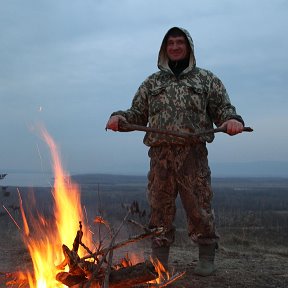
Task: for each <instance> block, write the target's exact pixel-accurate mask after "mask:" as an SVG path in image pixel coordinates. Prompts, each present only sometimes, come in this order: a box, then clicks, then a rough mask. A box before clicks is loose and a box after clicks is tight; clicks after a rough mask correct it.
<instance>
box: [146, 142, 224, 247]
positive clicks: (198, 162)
mask: <svg viewBox="0 0 288 288" xmlns="http://www.w3.org/2000/svg"><path fill="white" fill-rule="evenodd" d="M148 155H149V157H150V171H149V174H148V201H149V204H150V209H151V211H150V212H151V215H150V221H149V227H151V228H152V227H164V228H165V231H166V232H165V233H164V234H163V235H161V236H160V237H155V238H154V239H153V241H152V246H154V247H159V246H170V245H171V244H172V243H173V242H174V237H175V228H174V226H173V222H174V219H175V215H176V203H175V200H176V198H177V195H178V193H179V195H180V199H181V202H182V205H183V207H184V209H185V212H186V216H187V222H188V234H189V236H190V238H191V239H192V240H193V241H194V242H196V243H199V244H210V243H215V242H217V241H218V239H219V236H218V235H217V233H216V230H215V224H214V213H213V210H212V208H211V200H212V196H213V193H212V190H211V176H210V174H211V173H210V168H209V166H208V159H207V156H208V152H207V149H206V145H205V144H203V143H201V144H193V145H187V146H184V145H165V146H164V145H163V146H157V147H151V148H150V150H149V153H148Z"/></svg>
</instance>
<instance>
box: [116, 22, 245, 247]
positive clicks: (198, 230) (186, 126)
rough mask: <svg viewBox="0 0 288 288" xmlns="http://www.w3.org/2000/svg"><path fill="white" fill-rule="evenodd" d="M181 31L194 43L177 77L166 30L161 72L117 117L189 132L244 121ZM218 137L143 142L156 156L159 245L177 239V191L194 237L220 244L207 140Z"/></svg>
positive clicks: (153, 177) (152, 187)
mask: <svg viewBox="0 0 288 288" xmlns="http://www.w3.org/2000/svg"><path fill="white" fill-rule="evenodd" d="M173 28H175V27H173ZM171 29H172V28H171ZM179 29H180V30H182V31H183V32H184V33H185V35H186V37H187V39H188V42H189V45H190V58H189V65H188V67H187V68H186V69H184V70H183V71H182V72H181V73H180V74H179V75H178V76H176V75H175V74H174V73H173V71H172V70H171V69H170V67H169V65H168V63H169V59H168V57H167V53H166V48H165V47H166V41H167V38H168V37H167V34H166V35H165V37H164V39H163V42H162V45H161V47H160V51H159V55H158V68H159V71H158V72H156V73H153V74H152V75H150V76H149V77H148V78H147V79H146V80H145V81H144V82H143V83H142V84H141V85H140V87H139V88H138V91H137V92H136V94H135V96H134V98H133V101H132V105H131V107H130V108H129V109H128V110H125V111H122V110H121V111H117V112H114V113H112V115H122V116H124V117H125V118H126V119H127V121H128V122H129V123H132V124H138V125H143V126H147V125H149V126H150V127H154V128H160V129H167V130H173V131H182V132H189V133H197V132H201V131H203V130H209V129H212V128H213V125H214V124H215V125H216V126H220V125H222V123H223V122H225V121H227V120H229V119H236V120H238V121H240V122H242V124H243V125H244V121H243V119H242V118H241V116H240V115H238V114H237V113H236V109H235V107H234V106H233V105H232V104H231V102H230V99H229V96H228V93H227V91H226V89H225V87H224V85H223V83H222V82H221V80H220V79H219V78H218V77H217V76H215V75H214V74H213V73H212V72H210V71H208V70H205V69H202V68H199V67H197V66H196V60H195V55H194V46H193V41H192V38H191V36H190V34H189V33H188V32H187V31H186V30H185V29H182V28H179ZM168 32H169V31H168ZM168 32H167V33H168ZM213 139H214V134H213V133H211V134H207V135H204V136H201V137H199V141H198V143H197V142H196V143H190V144H188V143H186V140H185V139H182V138H180V137H174V136H171V135H166V134H165V135H164V134H157V133H151V132H148V133H146V134H145V136H144V139H143V142H144V144H146V145H147V146H149V147H150V150H149V156H150V158H151V162H150V163H151V164H150V165H151V167H150V172H149V176H148V178H149V183H148V190H149V192H148V194H149V195H148V196H149V203H150V206H151V219H150V226H151V227H154V226H156V227H158V226H162V225H163V226H164V227H165V228H166V229H167V231H166V233H165V235H163V237H157V238H155V239H153V245H154V246H169V245H170V244H171V243H172V242H173V241H174V230H175V228H174V227H173V220H174V217H175V211H176V206H175V199H176V197H177V195H178V193H179V195H180V197H181V200H182V203H183V206H184V209H185V211H186V214H187V219H188V231H189V235H190V237H191V239H192V240H193V241H195V242H197V243H200V244H201V243H203V244H206V243H207V244H210V243H215V242H217V240H218V235H217V233H216V231H215V227H214V216H213V211H212V209H211V199H212V191H211V185H210V169H209V166H208V160H207V150H206V142H209V143H210V142H212V141H213Z"/></svg>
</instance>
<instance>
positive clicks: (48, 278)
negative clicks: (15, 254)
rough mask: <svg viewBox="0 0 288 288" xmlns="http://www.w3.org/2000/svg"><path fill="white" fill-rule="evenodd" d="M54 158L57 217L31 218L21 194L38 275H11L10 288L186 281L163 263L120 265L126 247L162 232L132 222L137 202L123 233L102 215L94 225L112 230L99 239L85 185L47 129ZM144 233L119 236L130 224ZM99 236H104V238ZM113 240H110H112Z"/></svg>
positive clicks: (126, 259)
mask: <svg viewBox="0 0 288 288" xmlns="http://www.w3.org/2000/svg"><path fill="white" fill-rule="evenodd" d="M41 133H42V136H43V138H44V140H45V142H46V143H47V144H48V146H49V148H50V151H51V156H52V160H53V170H54V176H55V182H54V186H53V188H52V190H51V192H52V195H53V199H54V211H53V213H54V215H53V217H52V219H46V218H45V217H44V216H43V215H42V214H41V213H40V212H39V211H38V212H37V215H36V217H35V215H29V213H28V214H27V212H26V211H24V208H23V204H22V199H21V193H20V192H21V191H18V194H19V202H20V211H21V215H22V219H23V241H24V243H25V245H26V246H27V249H28V251H29V253H30V256H31V259H32V263H33V272H32V271H20V272H13V273H6V278H7V282H6V286H8V287H9V286H10V287H12V286H13V287H30V288H55V287H56V288H58V287H59V288H60V287H61V288H64V287H73V288H78V287H79V288H80V287H93V288H100V287H112V288H118V287H119V288H120V287H122V288H129V287H135V288H136V287H138V288H141V287H143V288H144V287H165V286H167V285H168V284H170V283H171V282H174V281H176V280H177V279H178V278H180V277H182V276H183V275H184V273H176V274H174V275H169V273H168V272H167V271H165V269H164V268H163V266H162V265H161V263H160V262H159V261H157V260H156V261H155V260H152V259H147V260H145V261H142V262H139V261H135V260H133V261H132V260H131V259H130V258H131V257H130V255H128V254H126V255H124V256H123V257H122V259H121V260H118V261H117V262H116V263H115V259H114V257H113V253H114V252H115V250H116V249H119V248H121V247H123V246H125V245H129V244H131V243H135V242H137V241H140V240H142V239H145V238H148V237H152V236H157V235H159V234H161V233H163V232H164V230H163V229H162V228H158V229H148V228H147V227H146V226H144V225H142V224H140V223H138V222H136V221H134V220H133V219H130V218H131V216H132V215H133V213H137V212H139V207H138V204H137V202H134V203H132V204H131V205H129V206H128V207H127V206H126V216H125V217H124V218H123V221H122V223H121V224H120V225H119V227H117V229H114V228H112V227H111V226H110V225H109V223H108V222H107V221H105V219H103V218H102V217H101V216H95V219H94V223H93V225H101V226H103V227H105V229H106V230H107V233H106V234H107V235H108V237H106V239H105V241H104V239H98V241H97V242H96V241H95V239H94V238H93V235H94V232H92V229H91V226H90V225H89V224H88V220H87V216H86V215H85V213H84V212H83V211H85V209H82V206H81V200H80V189H79V186H78V185H77V184H76V183H74V182H73V181H72V179H71V178H70V177H69V176H68V174H67V173H66V172H65V171H64V169H63V167H62V165H61V161H60V157H59V154H58V151H57V147H56V145H55V143H54V141H53V139H52V138H51V136H50V135H49V134H48V132H47V131H46V130H45V129H42V130H41ZM128 222H129V223H130V225H134V226H135V227H137V229H139V231H140V232H139V233H138V234H136V235H134V236H130V237H128V239H124V240H121V241H119V240H118V236H119V233H120V231H121V229H122V228H123V226H124V225H126V224H127V223H128ZM98 238H99V237H98ZM107 239H108V240H107Z"/></svg>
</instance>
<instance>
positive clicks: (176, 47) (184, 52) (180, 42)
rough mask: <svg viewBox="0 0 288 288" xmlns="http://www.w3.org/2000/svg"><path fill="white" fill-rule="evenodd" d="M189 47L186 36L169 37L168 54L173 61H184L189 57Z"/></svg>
mask: <svg viewBox="0 0 288 288" xmlns="http://www.w3.org/2000/svg"><path fill="white" fill-rule="evenodd" d="M188 52H189V46H188V43H187V40H186V38H185V37H184V36H176V37H173V36H169V37H168V39H167V47H166V53H167V55H168V58H169V59H170V60H172V61H179V60H183V59H185V58H186V57H187V56H188Z"/></svg>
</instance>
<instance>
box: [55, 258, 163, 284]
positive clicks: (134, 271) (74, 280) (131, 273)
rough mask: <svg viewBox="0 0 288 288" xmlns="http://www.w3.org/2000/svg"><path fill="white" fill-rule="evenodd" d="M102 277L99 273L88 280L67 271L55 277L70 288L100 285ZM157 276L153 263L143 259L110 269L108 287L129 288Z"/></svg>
mask: <svg viewBox="0 0 288 288" xmlns="http://www.w3.org/2000/svg"><path fill="white" fill-rule="evenodd" d="M103 278H104V275H103V274H101V275H100V276H99V277H95V278H93V279H92V281H89V280H88V279H87V278H86V279H81V277H79V275H73V274H71V273H68V272H61V273H58V274H57V277H56V279H57V280H58V281H60V282H62V283H63V284H64V285H66V286H68V287H72V288H80V287H83V288H86V287H90V288H91V287H95V288H96V287H101V285H102V283H103V280H104V279H103ZM157 278H158V273H157V272H156V270H155V268H154V265H153V264H152V263H151V262H150V261H145V262H143V263H138V264H136V265H133V266H129V267H124V268H120V269H118V270H113V271H111V273H110V276H109V287H110V288H120V287H126V288H129V287H134V286H136V285H139V284H142V283H147V282H149V281H151V280H155V279H157Z"/></svg>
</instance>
